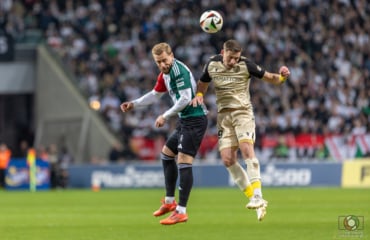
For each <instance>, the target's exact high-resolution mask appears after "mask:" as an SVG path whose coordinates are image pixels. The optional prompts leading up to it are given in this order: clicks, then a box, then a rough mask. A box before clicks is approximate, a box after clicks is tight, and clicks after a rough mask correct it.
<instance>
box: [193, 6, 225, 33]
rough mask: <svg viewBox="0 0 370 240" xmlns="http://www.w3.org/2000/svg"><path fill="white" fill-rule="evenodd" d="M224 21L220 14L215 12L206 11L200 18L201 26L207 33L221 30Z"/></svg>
mask: <svg viewBox="0 0 370 240" xmlns="http://www.w3.org/2000/svg"><path fill="white" fill-rule="evenodd" d="M223 23H224V20H223V19H222V16H221V14H220V13H219V12H217V11H215V10H208V11H205V12H204V13H203V14H202V16H200V19H199V24H200V27H201V28H202V30H203V31H205V32H206V33H216V32H218V31H220V30H221V28H222V24H223Z"/></svg>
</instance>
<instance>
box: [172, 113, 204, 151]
mask: <svg viewBox="0 0 370 240" xmlns="http://www.w3.org/2000/svg"><path fill="white" fill-rule="evenodd" d="M207 125H208V119H207V117H206V116H200V117H188V118H180V119H179V122H178V125H177V127H176V130H175V131H174V132H173V133H172V134H171V135H170V137H169V138H168V139H167V141H166V146H167V147H168V148H169V149H170V150H171V151H172V152H173V153H175V154H176V155H177V154H178V153H179V152H181V153H185V154H187V155H190V156H192V157H195V155H197V152H198V149H199V147H200V144H201V143H202V139H203V136H204V134H205V132H206V130H207Z"/></svg>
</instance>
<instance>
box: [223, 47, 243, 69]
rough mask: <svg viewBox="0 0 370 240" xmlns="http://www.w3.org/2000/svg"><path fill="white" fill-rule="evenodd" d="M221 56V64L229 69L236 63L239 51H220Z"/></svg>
mask: <svg viewBox="0 0 370 240" xmlns="http://www.w3.org/2000/svg"><path fill="white" fill-rule="evenodd" d="M221 54H222V56H223V59H222V61H223V64H224V65H225V66H226V68H227V69H231V68H233V67H234V66H235V64H237V63H238V61H239V59H240V55H241V52H234V51H224V50H222V51H221Z"/></svg>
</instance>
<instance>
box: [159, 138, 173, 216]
mask: <svg viewBox="0 0 370 240" xmlns="http://www.w3.org/2000/svg"><path fill="white" fill-rule="evenodd" d="M177 134H178V132H177V131H175V132H174V133H172V134H171V136H170V137H169V138H168V140H167V142H166V145H165V146H163V148H162V153H161V161H162V166H163V174H164V181H165V188H166V196H165V198H164V199H162V201H161V202H162V205H161V206H160V207H159V209H158V210H156V211H155V212H154V213H153V215H154V216H156V217H158V216H162V215H164V214H166V213H168V212H172V211H174V210H175V209H176V206H177V203H176V201H175V190H176V182H177V178H178V168H177V164H176V160H175V156H176V154H177V144H178V141H177V138H178V137H177ZM174 149H175V150H174Z"/></svg>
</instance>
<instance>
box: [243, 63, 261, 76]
mask: <svg viewBox="0 0 370 240" xmlns="http://www.w3.org/2000/svg"><path fill="white" fill-rule="evenodd" d="M245 63H246V65H247V68H248V71H249V74H250V75H252V76H254V77H257V78H262V77H263V75H264V74H265V69H263V68H262V67H260V66H259V65H257V64H256V63H254V62H252V61H251V60H249V59H245Z"/></svg>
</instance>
